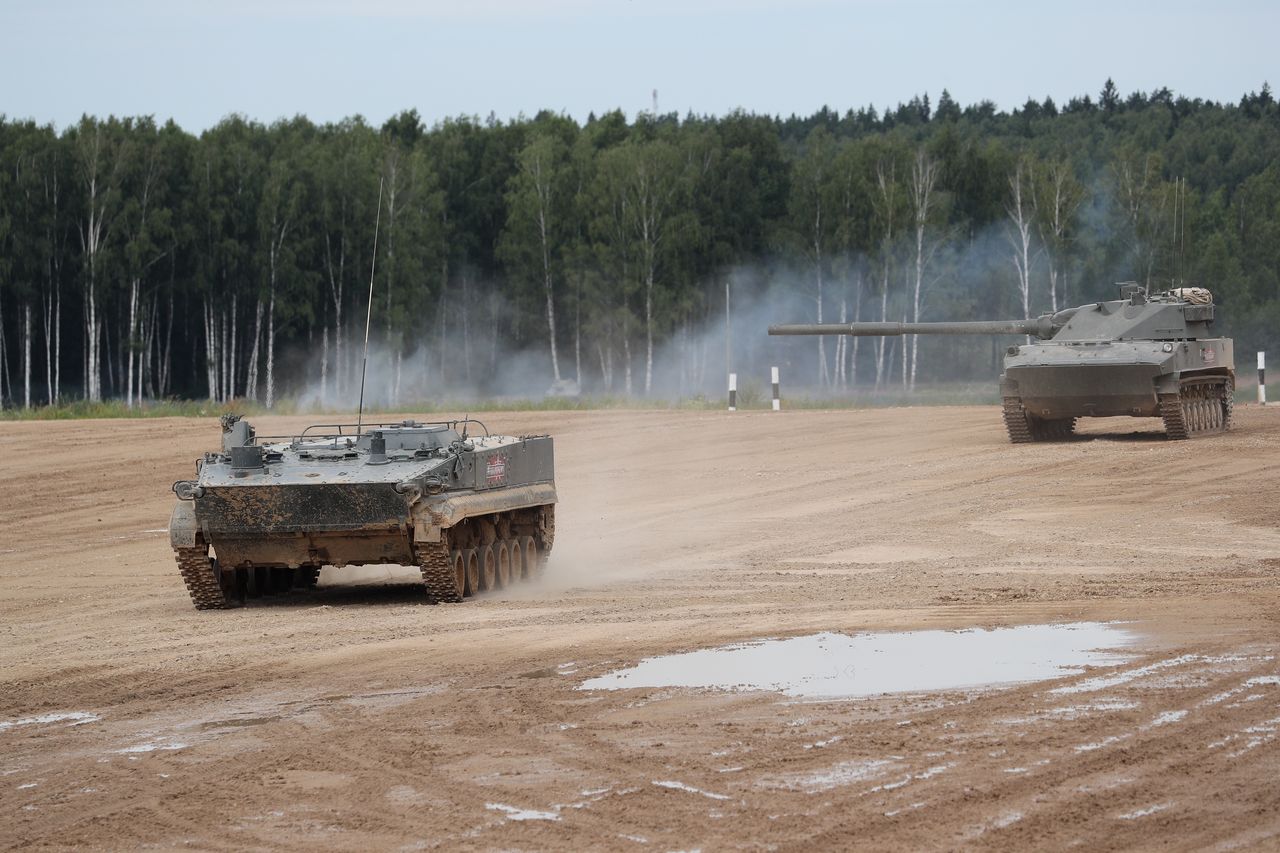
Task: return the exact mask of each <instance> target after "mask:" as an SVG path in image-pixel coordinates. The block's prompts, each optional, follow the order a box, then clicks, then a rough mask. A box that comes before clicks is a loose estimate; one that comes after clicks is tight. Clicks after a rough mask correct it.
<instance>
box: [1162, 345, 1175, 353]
mask: <svg viewBox="0 0 1280 853" xmlns="http://www.w3.org/2000/svg"><path fill="white" fill-rule="evenodd" d="M1161 349H1162V350H1164V351H1165V352H1173V344H1165V345H1164V346H1162V347H1161Z"/></svg>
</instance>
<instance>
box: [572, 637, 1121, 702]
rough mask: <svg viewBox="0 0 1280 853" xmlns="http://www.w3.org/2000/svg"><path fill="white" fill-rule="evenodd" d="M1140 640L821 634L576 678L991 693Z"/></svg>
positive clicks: (827, 690) (1091, 662)
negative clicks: (983, 689)
mask: <svg viewBox="0 0 1280 853" xmlns="http://www.w3.org/2000/svg"><path fill="white" fill-rule="evenodd" d="M1137 639H1138V636H1137V634H1135V633H1134V632H1133V631H1131V630H1129V629H1128V628H1126V627H1123V626H1119V625H1112V624H1106V623H1101V622H1078V623H1073V624H1063V625H1022V626H1017V627H1012V628H994V629H991V630H983V629H977V628H975V629H966V630H960V631H902V632H895V633H875V634H855V635H849V634H836V633H831V632H824V633H820V634H810V635H807V636H802V637H790V638H786V639H765V640H759V641H756V642H749V643H739V644H735V645H730V646H721V647H718V648H714V649H703V650H701V651H696V652H686V653H684V654H676V655H664V656H662V657H653V658H646V659H645V660H642V661H641V662H640V663H639V664H637V665H636V666H634V667H630V668H628V669H622V670H617V671H615V672H611V673H608V674H606V675H602V676H599V677H597V678H591V679H588V680H586V681H584V682H583V683H582V685H581V689H584V690H620V689H625V688H633V687H691V688H709V689H719V690H773V691H778V692H781V693H784V694H786V695H788V696H794V697H797V698H806V699H842V698H858V697H865V696H878V695H880V694H883V693H928V692H933V691H940V690H957V689H965V688H981V687H999V686H1002V685H1012V684H1023V683H1026V682H1030V681H1041V680H1045V679H1050V678H1060V677H1062V676H1067V675H1078V674H1080V673H1081V672H1083V668H1084V667H1086V666H1106V665H1111V664H1120V663H1124V662H1126V661H1127V660H1129V659H1130V658H1131V657H1132V655H1130V654H1128V653H1126V652H1125V651H1124V650H1125V649H1126V648H1128V647H1131V646H1132V645H1133V644H1134V643H1135V642H1136V641H1137Z"/></svg>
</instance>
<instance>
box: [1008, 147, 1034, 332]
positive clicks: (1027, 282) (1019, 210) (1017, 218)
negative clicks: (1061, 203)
mask: <svg viewBox="0 0 1280 853" xmlns="http://www.w3.org/2000/svg"><path fill="white" fill-rule="evenodd" d="M1029 171H1030V169H1029V167H1027V166H1026V165H1025V164H1024V163H1023V161H1021V160H1019V161H1018V164H1017V165H1016V166H1015V167H1014V170H1013V174H1012V175H1010V176H1009V188H1010V190H1012V196H1011V198H1010V202H1009V204H1008V205H1007V207H1006V210H1007V212H1008V214H1009V221H1010V225H1011V228H1010V230H1009V231H1008V236H1009V242H1010V243H1011V244H1012V246H1013V266H1014V269H1016V270H1017V272H1018V291H1019V293H1020V295H1021V296H1022V316H1023V317H1024V318H1025V317H1030V316H1031V264H1032V262H1033V260H1034V259H1033V257H1032V254H1031V225H1032V219H1031V215H1030V210H1029V203H1030V199H1028V198H1027V194H1026V192H1025V190H1024V186H1023V184H1024V183H1025V182H1026V181H1028V180H1030V179H1031V176H1030V175H1028V174H1026V172H1029ZM1030 341H1031V336H1030V335H1028V336H1027V342H1028V343H1030Z"/></svg>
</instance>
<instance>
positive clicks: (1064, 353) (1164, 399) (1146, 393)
mask: <svg viewBox="0 0 1280 853" xmlns="http://www.w3.org/2000/svg"><path fill="white" fill-rule="evenodd" d="M1213 319H1214V304H1213V296H1212V295H1211V294H1210V293H1209V291H1208V290H1205V289H1203V288H1199V287H1187V288H1179V289H1176V290H1170V291H1167V292H1164V293H1160V294H1158V295H1155V296H1148V295H1147V294H1146V293H1145V290H1144V288H1143V287H1141V286H1140V285H1137V284H1132V283H1126V284H1122V285H1121V298H1120V299H1118V300H1113V301H1109V302H1095V303H1092V304H1090V305H1081V306H1080V307H1079V308H1069V309H1067V310H1065V311H1059V312H1057V313H1056V314H1044V315H1041V316H1040V317H1039V318H1037V319H1034V320H998V321H991V322H988V321H980V322H961V323H848V324H845V323H838V324H835V323H833V324H820V325H796V326H770V327H769V334H771V335H870V336H875V335H1027V336H1029V337H1034V338H1036V339H1037V340H1036V342H1035V343H1026V344H1014V345H1011V346H1009V348H1008V349H1007V350H1006V351H1005V357H1004V373H1003V374H1002V375H1001V376H1000V396H1001V398H1002V399H1003V404H1004V423H1005V427H1006V428H1007V429H1008V431H1009V438H1010V440H1012V441H1014V442H1028V441H1053V440H1062V439H1066V438H1068V437H1070V436H1071V435H1072V433H1073V432H1074V431H1075V425H1076V419H1077V418H1102V417H1111V416H1115V415H1132V416H1133V417H1157V418H1160V419H1162V420H1163V421H1164V428H1165V433H1166V434H1167V435H1168V437H1169V438H1171V439H1185V438H1191V437H1193V436H1197V435H1202V434H1206V433H1216V432H1224V431H1226V430H1228V429H1230V428H1231V415H1232V411H1231V407H1232V393H1233V392H1234V390H1235V361H1234V357H1233V353H1232V347H1231V339H1230V338H1223V337H1219V336H1217V335H1215V334H1214V333H1213V331H1212V325H1213Z"/></svg>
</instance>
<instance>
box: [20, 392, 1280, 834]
mask: <svg viewBox="0 0 1280 853" xmlns="http://www.w3.org/2000/svg"><path fill="white" fill-rule="evenodd" d="M1237 412H1238V429H1237V430H1236V431H1235V432H1233V433H1231V434H1230V435H1227V436H1222V437H1215V438H1208V439H1201V440H1196V441H1192V442H1181V443H1168V442H1165V441H1164V440H1163V438H1162V437H1160V436H1159V435H1158V434H1156V433H1153V432H1145V431H1142V430H1149V429H1154V428H1155V424H1154V422H1152V423H1150V424H1147V423H1144V422H1140V421H1115V422H1106V421H1104V422H1097V423H1095V424H1090V425H1088V426H1087V427H1086V431H1087V432H1088V437H1087V438H1086V440H1081V441H1077V442H1073V443H1069V444H1059V445H1047V446H1046V445H1033V446H1012V445H1010V444H1008V443H1007V441H1006V439H1005V436H1004V431H1003V428H1002V426H1001V424H1000V421H999V415H998V412H997V411H996V410H995V409H993V408H986V407H973V408H936V409H930V408H918V409H882V410H869V411H857V412H783V413H781V414H773V413H766V412H759V413H755V412H740V413H737V414H734V415H730V414H728V413H656V412H655V413H635V412H586V413H563V414H562V413H538V412H534V413H517V414H510V415H490V416H488V417H487V418H486V420H487V421H489V425H490V427H491V428H495V430H496V431H501V432H514V433H533V432H550V433H553V434H554V435H555V437H556V449H557V456H558V475H559V483H558V485H559V490H560V497H561V503H560V507H559V511H558V521H559V524H558V531H557V537H556V551H555V554H554V555H553V557H552V561H551V564H550V568H549V570H548V575H547V578H546V579H545V580H544V581H543V582H541V583H540V584H539V585H538V586H536V587H533V588H527V589H524V590H521V591H519V592H511V593H506V594H498V595H495V596H491V597H487V598H483V599H479V600H473V601H470V602H468V603H465V604H462V605H453V606H430V605H427V604H425V603H424V602H423V598H422V595H421V592H420V591H419V589H418V588H417V587H415V586H413V585H406V584H403V583H395V582H393V581H395V580H397V579H398V577H400V576H399V575H395V573H394V572H391V571H386V570H375V571H373V572H371V573H370V574H369V578H370V579H371V581H372V582H370V583H366V584H365V585H359V586H353V585H349V584H339V583H337V581H338V580H339V579H340V575H338V574H336V573H334V572H333V571H332V570H326V572H325V574H324V575H323V576H322V581H321V586H320V588H319V589H318V590H316V591H315V592H314V593H308V594H299V595H295V596H291V597H287V598H279V599H267V600H265V601H267V602H268V603H265V604H260V605H257V606H251V607H248V608H245V609H240V610H235V611H229V612H204V613H198V612H196V611H194V610H193V609H192V608H191V607H190V604H189V602H188V599H187V595H186V592H185V590H184V589H183V586H182V584H181V582H180V579H179V577H178V574H177V572H176V570H175V568H174V565H173V559H172V554H171V552H170V550H169V545H168V539H167V536H166V534H165V532H164V528H165V525H166V523H167V520H168V514H169V509H170V507H171V505H172V500H173V499H172V497H171V495H170V493H169V485H170V483H171V482H172V481H173V480H175V479H179V478H184V477H188V476H190V473H191V471H192V466H193V460H194V459H195V457H196V456H197V455H199V454H200V453H201V452H203V451H204V450H205V449H212V448H213V447H214V446H216V443H217V440H218V429H217V424H216V421H215V420H212V419H206V420H147V421H133V422H124V421H117V422H91V421H76V422H65V423H5V424H2V425H0V845H3V846H6V847H21V846H28V845H30V846H41V847H54V848H70V847H98V848H120V847H137V846H157V847H160V848H174V847H183V846H191V847H195V848H201V849H224V850H243V849H261V848H277V849H298V850H313V849H317V848H342V849H356V848H370V847H372V848H381V849H399V848H409V849H417V848H433V847H446V848H451V849H453V848H457V849H473V848H474V849H494V848H501V849H619V850H672V849H692V848H702V849H704V850H717V849H755V848H765V849H782V850H789V849H836V848H849V847H853V846H862V847H867V848H876V849H904V850H905V849H929V848H955V847H964V846H977V847H985V848H994V849H1010V850H1022V849H1027V848H1029V847H1053V848H1063V847H1070V846H1079V847H1082V848H1085V849H1108V848H1132V847H1155V846H1160V847H1169V848H1173V849H1183V848H1221V849H1228V848H1236V847H1257V848H1266V849H1275V848H1276V847H1277V846H1278V845H1280V787H1278V786H1277V784H1276V778H1277V772H1280V742H1278V740H1277V735H1278V734H1280V675H1278V674H1280V660H1278V659H1277V657H1276V656H1277V654H1278V653H1280V637H1278V636H1277V628H1278V627H1280V608H1278V607H1277V605H1278V604H1280V584H1278V583H1277V577H1278V575H1280V527H1278V523H1280V509H1278V507H1280V504H1278V501H1277V498H1280V480H1278V479H1277V473H1278V472H1280V455H1278V454H1277V448H1278V447H1280V411H1277V410H1275V409H1266V410H1261V409H1258V408H1257V407H1243V408H1240V409H1238V410H1237ZM301 423H302V422H301V421H300V420H299V419H263V422H262V423H260V424H259V427H260V429H261V431H263V432H282V431H287V430H290V429H294V428H296V427H298V426H300V425H301ZM393 575H394V576H393ZM409 577H411V575H410V576H409ZM1079 620H1104V621H1106V620H1116V621H1124V622H1127V623H1129V627H1131V628H1133V629H1135V630H1137V631H1139V632H1140V633H1141V635H1142V640H1141V643H1140V645H1139V647H1137V648H1136V649H1135V650H1134V655H1135V656H1134V658H1133V659H1132V660H1131V661H1130V662H1128V663H1125V664H1121V665H1112V666H1108V667H1102V668H1098V669H1095V670H1091V671H1088V672H1085V673H1082V674H1079V675H1074V676H1067V677H1063V678H1058V679H1055V680H1051V681H1043V682H1039V683H1034V684H1024V685H1021V686H1016V687H1011V688H1006V689H995V690H964V691H952V692H941V693H933V694H927V695H888V696H881V697H877V698H873V699H863V700H856V701H821V702H813V701H803V700H796V699H790V698H787V697H785V696H782V695H781V694H778V693H771V692H717V691H697V690H684V689H669V688H665V689H631V690H621V691H587V690H581V689H579V685H580V684H581V683H582V681H583V679H584V678H588V677H592V676H596V675H601V674H604V673H607V672H609V671H611V670H614V669H617V668H619V667H622V666H626V665H630V664H633V663H635V662H637V661H639V660H640V659H642V658H645V657H648V656H652V655H656V654H662V653H667V652H675V651H687V650H693V649H699V648H705V647H708V646H713V645H717V644H721V643H728V642H734V641H742V640H749V639H754V638H760V637H770V636H775V637H776V636H789V635H799V634H805V633H811V632H816V631H843V632H861V631H876V630H883V629H911V628H967V627H984V628H989V627H993V626H1001V625H1020V624H1038V623H1045V622H1072V621H1079ZM912 665H913V664H912V662H911V661H904V662H903V666H904V667H910V666H912Z"/></svg>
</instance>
